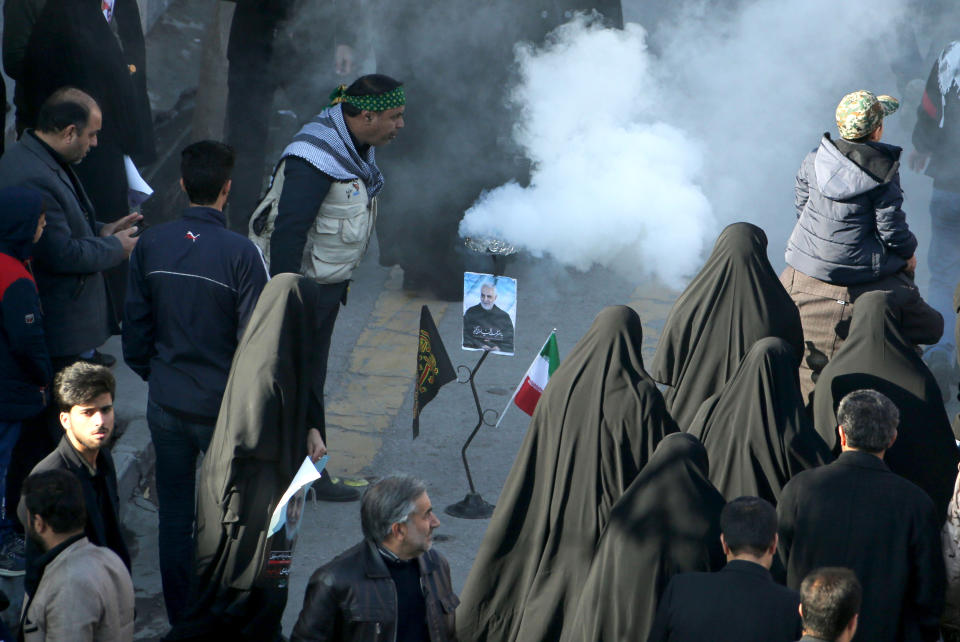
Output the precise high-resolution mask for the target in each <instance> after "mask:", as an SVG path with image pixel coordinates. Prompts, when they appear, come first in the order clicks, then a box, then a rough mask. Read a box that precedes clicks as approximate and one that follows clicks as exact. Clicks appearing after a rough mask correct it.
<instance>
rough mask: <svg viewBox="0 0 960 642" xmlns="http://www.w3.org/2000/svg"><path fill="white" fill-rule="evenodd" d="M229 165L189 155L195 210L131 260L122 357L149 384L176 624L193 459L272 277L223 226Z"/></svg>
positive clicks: (185, 567)
mask: <svg viewBox="0 0 960 642" xmlns="http://www.w3.org/2000/svg"><path fill="white" fill-rule="evenodd" d="M233 159H234V155H233V150H232V149H231V148H230V147H229V146H227V145H224V144H223V143H218V142H214V141H200V142H197V143H193V144H192V145H190V146H188V147H187V148H186V149H184V150H183V152H182V153H181V161H180V175H181V178H180V185H181V187H182V188H183V189H184V191H185V192H186V193H187V197H188V199H189V201H190V207H189V208H188V209H187V210H186V211H185V212H184V213H183V217H182V218H181V219H180V220H178V221H173V222H170V223H166V224H164V225H160V226H158V227H155V228H151V229H150V230H147V231H146V232H145V233H144V234H143V236H142V237H141V239H140V242H139V243H138V245H137V247H136V249H135V250H134V252H133V254H132V255H131V257H130V275H129V284H128V286H127V300H126V303H125V304H124V322H123V356H124V360H125V361H126V363H127V365H128V366H130V368H131V369H132V370H133V371H134V372H136V373H137V374H138V375H140V377H141V378H142V379H143V380H144V381H147V382H148V383H149V384H150V396H149V400H148V402H147V423H148V424H149V425H150V434H151V436H152V438H153V446H154V451H155V452H156V457H157V499H158V500H159V503H160V574H161V578H162V580H163V595H164V601H165V602H166V605H167V615H168V616H169V618H170V621H171V623H172V622H175V621H176V620H177V619H178V617H179V615H180V613H181V612H182V611H183V609H184V607H185V606H186V600H187V592H188V590H189V588H190V562H191V558H192V553H193V518H194V501H195V494H196V488H195V471H196V467H197V456H198V455H199V454H200V453H202V452H204V451H205V450H206V449H207V447H208V446H209V445H210V438H211V436H212V435H213V427H214V425H215V424H216V422H217V413H218V412H219V410H220V401H221V399H222V398H223V390H224V388H225V386H226V384H227V376H228V375H229V374H230V363H231V362H232V361H233V353H234V351H235V350H236V348H237V344H238V343H239V341H240V337H241V336H242V335H243V331H244V329H245V328H246V325H247V320H248V319H249V318H250V314H251V313H252V312H253V308H254V307H255V306H256V304H257V299H258V298H259V296H260V292H261V290H263V286H264V285H266V283H267V279H268V276H267V268H266V265H264V262H263V257H262V256H261V255H260V251H259V250H258V249H257V248H256V246H255V245H254V244H253V243H252V242H251V241H250V240H249V239H247V238H246V237H243V236H240V235H239V234H237V233H236V232H231V231H230V230H228V229H226V220H225V217H224V215H223V207H224V204H225V203H226V201H227V198H228V195H229V194H230V187H231V185H232V182H231V180H230V172H231V170H232V168H233Z"/></svg>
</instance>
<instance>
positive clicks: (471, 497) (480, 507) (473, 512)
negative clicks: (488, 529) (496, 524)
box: [443, 493, 493, 519]
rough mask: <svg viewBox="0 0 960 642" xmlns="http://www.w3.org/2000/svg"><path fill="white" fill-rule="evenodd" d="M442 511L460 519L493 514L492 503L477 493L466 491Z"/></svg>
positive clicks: (479, 517) (481, 517)
mask: <svg viewBox="0 0 960 642" xmlns="http://www.w3.org/2000/svg"><path fill="white" fill-rule="evenodd" d="M443 511H444V512H445V513H446V514H447V515H453V516H454V517H459V518H460V519H486V518H488V517H490V516H491V515H493V504H488V503H487V502H485V501H483V497H480V494H479V493H467V496H466V497H464V498H463V499H462V500H460V501H459V502H457V503H456V504H450V505H449V506H447V507H446V508H444V509H443Z"/></svg>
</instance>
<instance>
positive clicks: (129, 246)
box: [113, 228, 139, 259]
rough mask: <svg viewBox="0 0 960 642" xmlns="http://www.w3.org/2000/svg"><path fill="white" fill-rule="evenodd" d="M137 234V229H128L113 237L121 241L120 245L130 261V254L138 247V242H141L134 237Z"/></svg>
mask: <svg viewBox="0 0 960 642" xmlns="http://www.w3.org/2000/svg"><path fill="white" fill-rule="evenodd" d="M136 233H137V228H127V229H125V230H121V231H119V232H117V233H115V234H114V235H113V236H115V237H117V239H119V241H120V245H122V246H123V254H124V256H125V257H126V258H128V259H129V258H130V253H131V252H133V248H135V247H136V246H137V241H138V240H139V237H136V236H134V234H136Z"/></svg>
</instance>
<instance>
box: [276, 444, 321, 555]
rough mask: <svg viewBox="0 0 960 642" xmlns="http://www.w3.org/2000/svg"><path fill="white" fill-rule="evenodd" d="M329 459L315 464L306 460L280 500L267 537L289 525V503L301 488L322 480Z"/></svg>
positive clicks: (307, 458) (308, 459)
mask: <svg viewBox="0 0 960 642" xmlns="http://www.w3.org/2000/svg"><path fill="white" fill-rule="evenodd" d="M329 459H330V456H329V455H324V456H323V457H321V458H320V459H318V460H317V463H316V464H314V463H313V462H312V461H310V458H309V457H305V458H304V460H303V463H302V464H300V470H298V471H297V474H296V475H294V476H293V481H292V482H290V486H288V487H287V490H286V491H285V492H284V493H283V497H281V498H280V502H279V503H278V504H277V507H276V508H275V509H274V511H273V515H272V516H271V517H270V528H269V529H268V530H267V537H270V536H271V535H273V534H274V533H276V532H277V531H279V530H280V529H281V528H283V525H284V524H286V523H287V502H289V501H290V498H291V497H293V496H294V495H295V494H296V493H297V491H299V490H300V489H301V488H304V487H306V488H309V487H310V484H312V483H313V482H315V481H317V480H318V479H320V476H321V474H322V473H323V469H324V468H325V467H326V465H327V460H329Z"/></svg>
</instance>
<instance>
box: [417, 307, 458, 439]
mask: <svg viewBox="0 0 960 642" xmlns="http://www.w3.org/2000/svg"><path fill="white" fill-rule="evenodd" d="M456 378H457V373H456V372H454V370H453V364H452V363H450V357H448V356H447V349H446V348H444V347H443V340H442V339H441V338H440V333H439V332H437V325H436V324H435V323H434V322H433V317H432V316H431V315H430V310H429V309H428V308H427V306H423V308H421V309H420V347H419V348H418V349H417V380H416V382H414V386H413V438H414V439H416V438H417V436H418V435H419V434H420V411H422V410H423V407H424V406H426V405H427V404H428V403H430V402H431V401H432V400H433V398H434V397H436V396H437V392H439V391H440V387H441V386H443V385H446V384H448V383H450V382H451V381H453V380H454V379H456Z"/></svg>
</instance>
